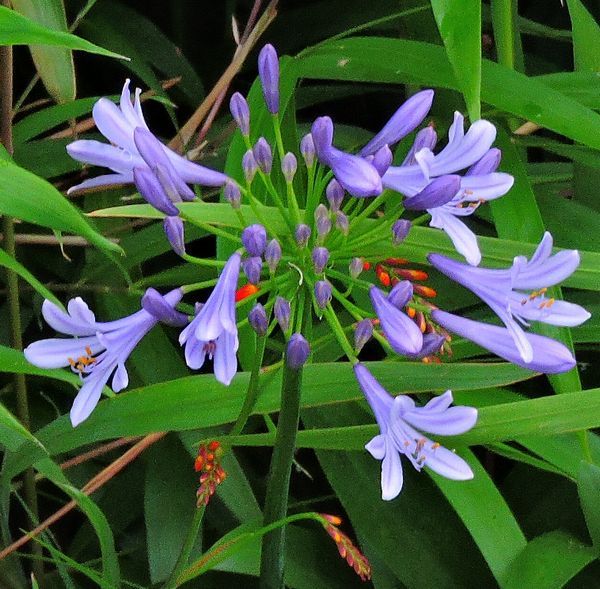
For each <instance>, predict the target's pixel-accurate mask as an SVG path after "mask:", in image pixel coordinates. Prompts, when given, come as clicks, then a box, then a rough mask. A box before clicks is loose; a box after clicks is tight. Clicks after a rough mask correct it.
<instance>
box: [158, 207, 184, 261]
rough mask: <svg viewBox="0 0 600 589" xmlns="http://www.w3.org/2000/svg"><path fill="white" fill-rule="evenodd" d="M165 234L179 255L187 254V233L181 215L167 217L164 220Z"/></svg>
mask: <svg viewBox="0 0 600 589" xmlns="http://www.w3.org/2000/svg"><path fill="white" fill-rule="evenodd" d="M163 228H164V230H165V235H166V236H167V239H168V240H169V243H170V244H171V247H172V248H173V251H174V252H175V253H176V254H177V255H178V256H183V255H185V235H184V228H183V221H182V220H181V218H180V217H170V216H169V217H165V220H164V221H163Z"/></svg>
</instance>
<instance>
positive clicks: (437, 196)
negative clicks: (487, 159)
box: [402, 174, 461, 211]
mask: <svg viewBox="0 0 600 589" xmlns="http://www.w3.org/2000/svg"><path fill="white" fill-rule="evenodd" d="M460 181H461V177H460V176H458V175H457V174H448V175H446V176H438V177H437V178H434V179H433V180H432V181H431V182H430V183H429V184H428V185H427V186H425V188H423V190H421V191H420V192H418V193H417V194H415V195H414V196H411V197H409V198H405V199H404V202H403V203H402V204H403V205H404V208H405V209H408V210H411V211H424V210H425V209H434V208H437V207H441V206H442V205H445V204H446V203H447V202H450V201H451V200H452V199H453V198H454V197H455V196H456V195H457V194H458V192H459V190H460Z"/></svg>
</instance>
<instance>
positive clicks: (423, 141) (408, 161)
mask: <svg viewBox="0 0 600 589" xmlns="http://www.w3.org/2000/svg"><path fill="white" fill-rule="evenodd" d="M436 143H437V133H436V132H435V129H434V128H433V127H431V126H429V127H425V128H424V129H421V130H420V131H419V132H418V133H417V135H416V137H415V141H414V143H413V144H412V147H411V148H410V150H409V152H408V153H407V154H406V158H404V162H403V163H402V165H403V166H411V165H413V164H416V163H417V160H416V159H415V154H416V153H418V152H419V151H421V150H422V149H430V150H432V149H433V148H434V147H435V144H436Z"/></svg>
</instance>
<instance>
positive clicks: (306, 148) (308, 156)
mask: <svg viewBox="0 0 600 589" xmlns="http://www.w3.org/2000/svg"><path fill="white" fill-rule="evenodd" d="M300 153H301V154H302V158H303V159H304V163H305V164H306V167H307V168H312V166H313V164H314V163H315V144H314V141H313V138H312V135H311V134H310V133H307V134H306V135H305V136H304V137H302V139H301V141H300Z"/></svg>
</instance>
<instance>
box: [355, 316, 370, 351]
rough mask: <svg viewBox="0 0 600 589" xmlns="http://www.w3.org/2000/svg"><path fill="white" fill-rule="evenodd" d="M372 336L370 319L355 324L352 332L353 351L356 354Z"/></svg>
mask: <svg viewBox="0 0 600 589" xmlns="http://www.w3.org/2000/svg"><path fill="white" fill-rule="evenodd" d="M372 335H373V323H372V321H371V320H370V319H363V320H362V321H359V322H358V323H357V324H356V329H355V330H354V349H355V350H356V353H357V354H358V353H359V352H360V351H361V350H362V349H363V347H364V345H365V344H366V343H367V342H368V341H369V340H370V339H371V336H372Z"/></svg>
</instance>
